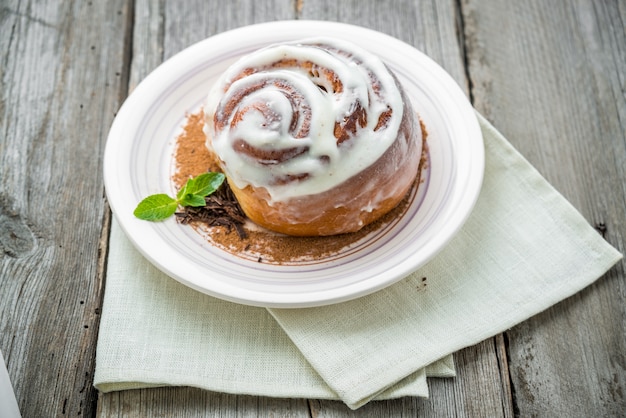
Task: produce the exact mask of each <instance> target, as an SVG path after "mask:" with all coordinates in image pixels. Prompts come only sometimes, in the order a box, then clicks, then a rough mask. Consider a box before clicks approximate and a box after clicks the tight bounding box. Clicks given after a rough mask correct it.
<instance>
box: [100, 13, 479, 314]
mask: <svg viewBox="0 0 626 418" xmlns="http://www.w3.org/2000/svg"><path fill="white" fill-rule="evenodd" d="M320 34H324V36H332V37H337V38H344V39H347V40H350V41H352V42H353V43H356V44H359V45H360V46H362V47H364V48H366V49H368V50H370V51H371V52H373V53H375V54H377V55H378V56H380V57H381V58H382V59H383V61H385V62H386V63H387V64H388V65H389V67H390V68H391V69H392V70H393V71H394V72H395V74H396V75H397V76H398V78H399V79H400V81H401V83H402V84H403V86H404V88H405V90H406V91H407V93H408V95H409V97H410V98H411V100H412V103H413V105H414V108H415V110H416V111H417V112H418V113H419V114H420V116H421V117H422V119H423V121H424V122H425V124H426V126H427V129H428V132H429V137H428V141H429V149H430V166H429V170H428V172H427V173H426V175H427V177H428V178H427V182H426V183H425V184H423V185H422V186H421V187H420V191H419V192H418V196H415V197H414V198H413V201H412V203H411V205H410V207H409V209H408V211H407V213H406V214H405V215H404V216H403V217H402V218H401V219H399V220H398V221H397V222H395V223H394V224H393V225H390V226H389V227H387V228H384V229H383V230H382V231H380V232H379V233H378V234H376V235H375V236H374V237H373V238H372V239H370V240H369V241H368V242H364V243H360V244H359V245H357V246H356V247H355V248H353V249H351V250H350V251H348V252H345V253H342V254H341V255H340V256H338V257H333V258H330V259H326V260H322V261H319V262H314V263H303V264H300V265H298V264H296V265H273V264H266V263H258V262H256V261H255V260H249V259H245V258H242V257H238V256H236V255H233V254H229V253H227V252H225V251H223V250H221V249H219V248H217V247H215V246H213V245H211V244H209V243H208V242H207V241H206V240H204V239H202V237H201V236H200V235H199V234H198V233H197V232H196V231H195V230H193V229H192V228H191V227H187V226H182V225H180V224H178V223H177V222H176V221H175V220H174V219H173V217H172V218H171V219H168V220H166V221H164V222H157V223H153V222H146V221H141V220H138V219H136V218H135V217H134V216H133V210H134V209H135V207H136V205H137V203H138V202H139V201H140V200H141V199H142V198H144V197H146V196H148V195H150V194H154V193H170V194H171V195H175V190H173V189H172V187H173V186H172V184H171V180H170V176H171V166H172V151H173V146H174V142H175V139H176V136H177V134H178V133H179V132H180V131H181V128H182V126H183V124H184V121H185V115H186V114H188V113H190V112H193V111H196V110H198V109H200V107H201V105H202V102H203V100H204V98H205V95H206V93H207V92H208V89H209V87H210V86H211V85H212V83H213V82H214V81H215V80H216V79H217V77H218V76H219V75H220V74H221V73H222V72H223V71H224V70H225V69H226V68H227V67H228V66H229V65H230V64H231V63H233V62H234V61H235V60H236V59H237V58H239V57H240V56H242V55H244V54H247V53H250V52H252V51H254V50H256V49H258V48H261V47H263V46H266V45H269V44H272V43H277V42H284V41H290V40H296V39H300V38H305V37H311V36H319V35H320ZM483 171H484V148H483V142H482V135H481V131H480V128H479V125H478V122H477V119H476V115H475V114H474V111H473V109H472V107H471V105H470V103H469V102H468V100H467V99H466V97H465V95H464V94H463V92H462V91H461V89H460V88H459V87H458V85H457V84H456V82H455V81H454V80H453V79H452V78H451V77H450V76H449V75H448V74H447V73H446V72H445V71H444V70H443V69H442V68H441V67H439V66H438V65H437V64H436V63H435V62H433V61H432V60H431V59H430V58H428V57H427V56H425V55H424V54H423V53H421V52H419V51H417V50H416V49H414V48H413V47H411V46H409V45H407V44H405V43H403V42H401V41H399V40H397V39H395V38H392V37H390V36H387V35H384V34H381V33H378V32H375V31H372V30H369V29H365V28H361V27H356V26H351V25H346V24H341V23H333V22H316V21H282V22H272V23H265V24H260V25H254V26H247V27H243V28H240V29H236V30H232V31H229V32H224V33H221V34H219V35H216V36H213V37H211V38H209V39H206V40H204V41H202V42H199V43H197V44H195V45H193V46H191V47H189V48H187V49H185V50H184V51H182V52H180V53H179V54H177V55H176V56H174V57H172V58H171V59H169V60H168V61H166V62H165V63H163V64H162V65H161V66H159V67H158V68H157V69H156V70H155V71H154V72H152V73H151V74H150V75H149V76H148V77H146V79H145V80H144V81H143V82H142V83H141V84H140V85H139V86H137V88H136V89H135V90H134V91H133V93H132V94H131V95H130V96H129V97H128V99H127V100H126V102H125V103H124V105H123V106H122V108H121V109H120V111H119V112H118V114H117V117H116V118H115V121H114V123H113V125H112V127H111V131H110V133H109V137H108V140H107V145H106V150H105V156H104V180H105V186H106V191H107V197H108V200H109V203H110V205H111V208H112V210H113V212H114V214H115V216H116V218H117V220H118V221H119V223H120V225H121V226H122V228H123V229H124V231H125V233H126V234H127V236H128V237H129V238H130V240H131V241H132V242H133V243H134V245H135V246H136V248H137V249H138V250H139V251H140V252H141V253H142V254H143V255H144V256H145V257H147V258H148V259H149V260H150V261H151V262H152V263H153V264H154V265H155V266H157V267H158V268H159V269H160V270H162V271H163V272H165V273H166V274H168V275H169V276H171V277H173V278H174V279H176V280H178V281H180V282H182V283H184V284H185V285H187V286H190V287H192V288H194V289H197V290H199V291H201V292H204V293H207V294H210V295H213V296H216V297H219V298H222V299H226V300H230V301H233V302H238V303H243V304H248V305H256V306H267V307H306V306H319V305H325V304H331V303H336V302H340V301H345V300H349V299H353V298H356V297H359V296H362V295H366V294H369V293H371V292H374V291H376V290H378V289H381V288H384V287H386V286H388V285H390V284H392V283H394V282H396V281H398V280H400V279H402V278H403V277H405V276H406V275H408V274H409V273H411V272H414V271H415V270H417V269H418V268H419V267H421V266H422V265H424V264H425V263H426V262H427V261H428V260H430V259H431V258H432V257H433V256H434V255H435V254H437V252H439V251H440V250H441V249H442V248H443V247H444V246H445V245H446V243H447V242H448V241H449V240H450V239H451V238H452V237H453V236H454V234H455V233H456V232H457V231H458V230H459V228H460V227H461V226H462V225H463V223H464V222H465V220H466V219H467V217H468V215H469V214H470V212H471V210H472V208H473V206H474V203H475V201H476V199H477V197H478V193H479V191H480V187H481V184H482V178H483Z"/></svg>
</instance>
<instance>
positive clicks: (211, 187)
mask: <svg viewBox="0 0 626 418" xmlns="http://www.w3.org/2000/svg"><path fill="white" fill-rule="evenodd" d="M224 178H225V176H224V174H222V173H203V174H200V175H199V176H197V177H194V178H192V179H189V180H187V184H185V187H183V190H185V194H193V195H197V196H201V197H205V196H208V195H210V194H211V193H213V192H214V191H216V190H217V189H218V188H219V187H220V186H221V185H222V183H223V182H224Z"/></svg>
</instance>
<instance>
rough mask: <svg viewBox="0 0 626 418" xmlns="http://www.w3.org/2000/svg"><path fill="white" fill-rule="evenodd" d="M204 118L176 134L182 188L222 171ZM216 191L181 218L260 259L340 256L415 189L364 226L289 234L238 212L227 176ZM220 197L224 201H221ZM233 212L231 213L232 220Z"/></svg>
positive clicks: (389, 218)
mask: <svg viewBox="0 0 626 418" xmlns="http://www.w3.org/2000/svg"><path fill="white" fill-rule="evenodd" d="M420 123H421V122H420ZM203 124H204V117H203V113H202V111H200V112H198V113H195V114H191V115H188V116H187V122H186V124H185V126H184V128H183V132H182V133H181V134H180V135H179V136H178V138H177V139H176V147H175V151H174V167H175V172H174V174H173V176H172V181H173V183H174V185H175V186H176V188H177V189H180V188H181V187H182V186H183V185H184V184H185V182H186V181H187V179H189V178H191V177H195V176H197V175H199V174H202V173H205V172H207V171H221V169H220V167H219V163H218V160H217V158H216V157H215V156H214V155H213V154H212V153H211V152H209V150H208V149H207V148H206V146H205V141H206V138H205V135H204V132H203V131H202V127H203ZM422 130H423V132H424V138H423V139H424V141H423V143H424V147H423V148H424V151H423V152H422V160H421V161H420V170H419V172H420V173H421V171H422V167H423V166H424V164H426V160H427V158H426V157H427V146H426V141H425V139H426V130H425V128H424V126H423V124H422ZM419 182H420V180H419V176H418V179H416V182H415V185H414V186H413V187H414V188H415V187H417V185H418V184H419ZM222 189H224V190H222ZM214 195H215V196H213V195H211V196H209V197H208V198H207V204H208V209H207V208H200V209H198V208H185V211H183V212H181V213H177V219H178V220H179V222H181V223H184V224H189V225H191V226H192V227H193V228H194V229H195V230H196V231H197V232H198V233H200V234H201V235H202V236H203V237H205V238H206V239H207V240H208V241H209V242H211V243H212V244H213V245H215V246H217V247H220V248H222V249H224V250H225V251H227V252H229V253H231V254H234V255H236V256H239V257H242V258H245V259H249V260H253V261H257V262H261V263H273V264H297V263H306V262H311V261H318V260H320V259H324V258H327V257H331V256H337V255H338V254H340V253H341V251H342V250H343V251H345V250H346V249H349V248H350V247H353V246H355V245H356V244H357V243H359V241H362V240H364V239H365V238H366V237H367V236H368V235H370V234H372V233H375V232H376V231H377V230H378V229H379V228H382V227H384V226H386V225H389V224H390V223H392V222H394V220H397V219H399V218H400V217H401V216H402V214H404V212H405V211H406V209H407V207H408V205H409V203H410V201H409V199H408V196H409V195H411V193H409V194H408V195H407V198H405V199H404V200H403V201H402V202H401V203H400V204H399V205H398V206H397V207H396V208H395V209H394V210H392V211H391V212H389V213H388V214H387V215H385V216H383V217H382V218H381V219H379V220H377V221H376V222H374V223H372V224H370V225H367V226H366V227H364V228H363V229H361V230H360V231H358V232H354V233H350V234H342V235H333V236H328V237H294V236H287V235H282V234H278V233H274V232H271V231H267V230H265V229H263V228H261V227H259V226H257V225H255V224H253V223H252V222H251V221H250V220H247V219H245V215H243V212H236V211H237V208H238V210H239V211H241V208H239V205H238V204H236V201H235V200H234V196H233V195H232V192H230V190H229V189H228V185H227V183H226V182H224V184H223V185H222V186H221V187H220V190H218V192H216V193H215V194H214ZM212 196H213V197H212ZM215 199H217V200H218V201H220V202H221V203H216V202H215ZM228 199H231V200H232V201H231V202H230V204H226V205H227V206H228V209H223V207H222V204H223V203H224V200H228ZM229 205H230V206H229ZM233 205H234V206H235V207H234V208H233ZM207 210H208V211H211V210H213V211H215V210H217V211H219V213H217V214H216V213H212V214H210V215H207V214H206V212H205V211H207ZM194 211H195V212H194ZM229 211H230V212H231V213H230V214H229V213H228V212H229ZM233 211H235V212H233ZM203 213H204V214H203ZM229 216H231V217H232V219H230V220H228V219H227V218H228V217H229ZM216 219H217V220H216ZM242 222H244V223H242Z"/></svg>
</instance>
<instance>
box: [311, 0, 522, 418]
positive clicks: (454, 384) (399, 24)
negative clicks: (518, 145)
mask: <svg viewBox="0 0 626 418" xmlns="http://www.w3.org/2000/svg"><path fill="white" fill-rule="evenodd" d="M301 11H302V15H301V18H302V19H314V20H338V21H341V22H344V23H350V24H355V25H359V26H364V27H368V28H371V29H375V30H378V31H380V32H383V33H387V34H389V35H392V36H394V37H396V38H398V39H400V40H403V41H405V42H407V43H408V44H411V45H413V46H415V47H416V48H417V49H419V50H421V51H423V52H425V53H426V54H427V55H428V56H430V57H431V58H432V59H434V60H435V61H436V62H438V63H439V64H440V65H441V66H442V67H443V68H444V69H446V71H448V72H449V73H450V74H451V75H452V77H453V78H454V79H455V80H456V81H457V83H458V84H459V85H460V86H461V87H462V88H463V89H464V90H465V91H466V92H468V83H467V79H466V74H465V67H464V55H463V50H462V46H463V42H462V40H461V39H459V32H458V27H457V25H458V24H459V17H460V16H459V10H458V7H457V4H456V2H454V1H447V2H427V1H398V2H393V6H391V5H390V4H389V3H387V2H376V1H371V2H363V1H358V0H351V1H342V2H334V1H327V0H325V1H310V0H309V1H307V0H304V1H303V2H301ZM495 341H496V340H495V339H490V340H488V341H486V342H484V343H482V344H479V345H477V346H474V347H469V348H467V349H465V350H463V351H462V352H460V353H459V354H458V355H457V356H456V359H455V361H456V365H457V371H458V376H457V377H456V378H454V379H445V380H440V379H431V380H430V381H429V389H430V397H429V399H410V398H407V399H399V400H394V401H388V402H372V403H370V404H368V405H366V406H365V407H363V408H360V409H359V410H358V411H357V412H358V414H357V415H358V416H362V415H360V414H365V416H376V417H380V416H398V415H400V414H402V413H407V411H410V412H415V413H417V414H418V415H419V416H440V415H441V414H442V411H446V412H445V414H446V415H450V416H451V415H459V416H492V417H493V416H512V415H513V403H512V402H513V400H512V395H511V393H510V391H509V390H508V388H509V382H508V372H505V373H503V375H500V372H499V370H505V371H506V367H507V364H506V361H504V362H502V361H501V360H502V359H504V360H505V359H506V356H505V355H502V354H500V355H499V354H498V351H497V350H496V347H497V345H496V342H495ZM502 378H503V379H504V380H501V379H502ZM312 405H313V406H312V410H313V411H316V414H314V415H315V416H319V417H334V416H351V414H352V412H351V411H349V410H348V409H347V408H346V407H345V405H343V404H341V403H340V402H333V401H314V402H313V403H312Z"/></svg>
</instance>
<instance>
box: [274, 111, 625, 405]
mask: <svg viewBox="0 0 626 418" xmlns="http://www.w3.org/2000/svg"><path fill="white" fill-rule="evenodd" d="M478 118H479V122H480V125H481V128H482V133H483V137H484V141H485V157H486V168H485V179H484V182H483V187H482V190H481V193H480V197H479V200H478V202H477V205H476V207H475V208H474V211H473V212H472V215H471V216H470V218H469V220H468V221H467V223H466V224H465V225H464V227H463V228H462V230H461V232H460V233H459V234H458V235H457V236H456V237H455V238H454V239H453V241H452V242H451V243H450V244H449V245H448V246H447V247H446V248H445V249H444V250H443V251H442V252H441V253H440V254H439V255H438V256H437V257H436V258H435V259H433V260H432V261H431V262H430V263H428V265H426V266H425V267H424V268H422V269H420V270H419V271H418V272H416V273H415V274H412V275H411V276H409V277H408V278H406V279H404V280H403V281H401V282H399V283H397V284H395V285H393V286H390V287H388V288H386V289H384V290H382V291H379V292H377V293H376V294H373V295H370V296H366V297H363V298H360V299H357V300H354V301H350V302H345V303H342V304H340V305H334V306H327V307H324V308H315V309H298V310H293V309H292V310H287V309H270V312H271V313H272V315H273V316H274V318H276V320H277V321H278V323H279V324H280V325H281V326H282V328H283V329H284V330H285V331H286V332H287V334H288V335H289V337H290V338H291V340H292V341H293V342H294V343H295V345H296V346H297V347H298V349H299V350H300V352H301V353H302V354H303V355H304V356H305V357H306V358H307V359H308V360H309V362H310V363H311V365H312V366H313V367H314V368H315V369H316V370H317V371H318V373H319V374H320V375H321V376H322V378H323V379H324V380H325V381H326V382H327V383H328V384H329V385H330V386H331V387H332V388H333V389H334V390H335V392H336V393H337V394H338V395H339V396H340V397H341V399H342V400H343V401H344V402H345V403H346V404H348V406H350V407H351V408H356V407H358V406H360V405H362V404H364V403H365V402H367V401H368V400H370V399H371V398H372V397H373V396H375V395H376V394H377V393H379V392H380V391H381V390H384V389H385V388H386V387H387V385H385V383H384V382H387V383H388V384H389V385H391V384H393V383H394V382H396V381H398V380H399V379H402V377H404V376H406V375H407V374H408V373H411V372H413V371H415V370H418V369H420V368H422V367H424V366H425V365H427V364H429V363H431V362H433V361H434V360H436V359H438V358H441V357H442V356H445V355H447V354H450V353H453V352H454V351H457V350H459V349H461V348H464V347H467V346H470V345H473V344H476V343H478V342H480V341H482V340H484V339H486V338H488V337H491V336H493V335H495V334H497V333H500V332H503V331H504V330H506V329H508V328H510V327H512V326H513V325H515V324H518V323H520V322H522V321H524V320H525V319H527V318H529V317H530V316H532V315H534V314H536V313H539V312H541V311H543V310H545V309H546V308H548V307H550V306H551V305H553V304H555V303H556V302H558V301H560V300H562V299H565V298H566V297H568V296H570V295H572V294H574V293H576V292H578V291H579V290H581V289H582V288H584V287H585V286H587V285H589V284H591V283H592V282H593V281H595V280H596V279H597V278H599V277H600V276H601V275H602V274H604V273H605V272H606V271H607V270H608V269H609V268H610V267H611V266H612V265H613V264H615V263H616V262H617V261H618V260H619V259H620V258H621V254H619V253H618V252H617V251H616V250H615V249H614V248H613V247H611V246H610V245H608V244H607V243H606V241H604V239H602V237H601V236H600V234H598V232H597V231H596V230H595V229H593V228H592V227H591V226H590V225H589V224H588V223H587V222H586V221H585V219H584V218H583V217H582V216H581V215H580V214H579V213H578V212H577V211H576V210H575V209H574V208H573V207H572V206H571V205H570V204H569V203H568V202H567V201H566V200H565V199H564V198H563V197H562V196H561V195H560V194H559V193H558V192H556V190H554V189H553V188H552V186H550V185H549V184H548V183H547V181H546V180H545V179H543V178H542V177H541V175H540V174H539V173H538V172H537V171H536V170H535V169H534V168H533V167H532V166H531V165H530V164H529V163H528V162H527V161H526V160H525V159H524V158H523V157H522V156H521V155H520V154H519V153H518V152H517V151H516V150H515V149H514V148H513V147H512V146H511V145H510V144H509V143H508V142H507V141H506V140H505V138H504V137H503V136H502V135H501V134H500V133H499V132H498V131H496V129H494V128H493V126H491V125H490V124H489V122H487V121H486V120H485V119H484V118H483V117H482V116H480V115H478ZM372 330H376V332H375V335H374V334H373V332H372Z"/></svg>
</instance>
